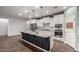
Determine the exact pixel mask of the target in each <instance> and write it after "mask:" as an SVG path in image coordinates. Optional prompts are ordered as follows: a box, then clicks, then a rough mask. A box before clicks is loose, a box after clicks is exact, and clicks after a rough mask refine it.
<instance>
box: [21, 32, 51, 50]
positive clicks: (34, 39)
mask: <svg viewBox="0 0 79 59" xmlns="http://www.w3.org/2000/svg"><path fill="white" fill-rule="evenodd" d="M21 34H22V39H24V40H26V41H28V42H30V43H32V44H34V45H36V46H38V47H40V48H43V49H45V50H47V51H49V50H50V38H49V37H46V38H45V37H40V36H36V35H32V34H29V33H24V32H21Z"/></svg>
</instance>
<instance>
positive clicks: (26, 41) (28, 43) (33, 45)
mask: <svg viewBox="0 0 79 59" xmlns="http://www.w3.org/2000/svg"><path fill="white" fill-rule="evenodd" d="M21 40H22V41H24V42H26V43H28V44H30V45H32V46H34V47H36V48H38V49H40V50H42V51H44V52H49V51H47V50H45V49H43V48H40V47H38V46H36V45H35V44H32V43H30V42H28V41H26V40H24V39H21Z"/></svg>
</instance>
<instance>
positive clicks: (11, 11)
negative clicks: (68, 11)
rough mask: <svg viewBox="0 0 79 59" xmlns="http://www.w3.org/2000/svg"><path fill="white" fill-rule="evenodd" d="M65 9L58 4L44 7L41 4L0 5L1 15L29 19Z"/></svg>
mask: <svg viewBox="0 0 79 59" xmlns="http://www.w3.org/2000/svg"><path fill="white" fill-rule="evenodd" d="M33 10H34V12H33ZM63 10H64V7H56V6H42V8H41V7H39V6H0V16H5V17H16V18H21V19H28V18H33V17H41V16H46V15H51V14H54V13H57V12H60V11H63ZM41 13H42V14H41Z"/></svg>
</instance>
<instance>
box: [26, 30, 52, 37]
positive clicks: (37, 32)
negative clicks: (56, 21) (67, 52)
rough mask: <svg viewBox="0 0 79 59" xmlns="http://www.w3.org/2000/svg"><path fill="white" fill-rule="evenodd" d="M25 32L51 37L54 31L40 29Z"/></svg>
mask: <svg viewBox="0 0 79 59" xmlns="http://www.w3.org/2000/svg"><path fill="white" fill-rule="evenodd" d="M25 33H29V34H32V35H36V36H40V37H45V38H46V37H50V36H51V35H53V33H52V32H51V31H40V30H37V31H35V32H33V31H27V32H25Z"/></svg>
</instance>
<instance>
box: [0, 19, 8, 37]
mask: <svg viewBox="0 0 79 59" xmlns="http://www.w3.org/2000/svg"><path fill="white" fill-rule="evenodd" d="M7 30H8V19H3V18H0V36H4V35H7V34H8V33H7Z"/></svg>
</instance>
